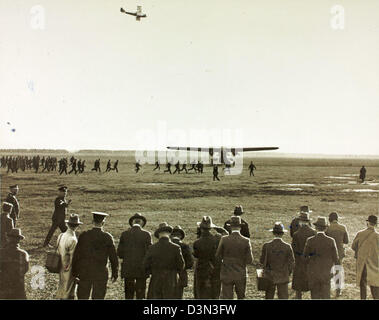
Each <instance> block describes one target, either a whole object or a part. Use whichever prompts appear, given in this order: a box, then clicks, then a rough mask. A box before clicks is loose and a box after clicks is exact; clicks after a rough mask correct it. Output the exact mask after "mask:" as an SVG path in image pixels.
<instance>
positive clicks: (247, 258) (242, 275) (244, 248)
mask: <svg viewBox="0 0 379 320" xmlns="http://www.w3.org/2000/svg"><path fill="white" fill-rule="evenodd" d="M216 256H217V257H219V258H220V259H221V261H222V263H221V272H220V279H221V281H225V282H227V281H233V280H243V279H246V278H247V269H246V265H247V264H251V263H253V254H252V252H251V244H250V240H249V238H246V237H244V236H242V235H241V234H240V233H239V232H232V233H231V234H230V235H229V236H224V237H222V238H221V241H220V244H219V246H218V248H217V252H216Z"/></svg>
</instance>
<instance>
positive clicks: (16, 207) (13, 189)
mask: <svg viewBox="0 0 379 320" xmlns="http://www.w3.org/2000/svg"><path fill="white" fill-rule="evenodd" d="M9 190H10V193H8V196H7V198H6V199H5V202H8V203H11V204H12V205H13V208H12V211H11V213H10V214H9V216H10V217H11V219H12V220H13V226H14V227H15V228H16V222H17V220H18V219H19V217H20V203H19V202H18V199H17V197H16V196H17V194H18V191H19V187H18V185H17V184H15V185H12V186H10V187H9Z"/></svg>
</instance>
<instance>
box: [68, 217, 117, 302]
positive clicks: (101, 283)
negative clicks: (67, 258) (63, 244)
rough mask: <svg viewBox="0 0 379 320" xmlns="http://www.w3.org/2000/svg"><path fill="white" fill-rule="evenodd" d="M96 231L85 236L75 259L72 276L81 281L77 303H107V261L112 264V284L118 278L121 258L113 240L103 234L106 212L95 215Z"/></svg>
mask: <svg viewBox="0 0 379 320" xmlns="http://www.w3.org/2000/svg"><path fill="white" fill-rule="evenodd" d="M92 214H93V222H92V223H93V228H92V229H91V230H88V231H85V232H83V233H82V234H81V235H80V236H79V239H78V244H77V245H76V249H75V252H74V257H73V259H72V274H73V276H74V277H76V278H78V279H79V285H78V291H77V295H78V299H89V297H90V294H91V290H92V294H91V297H92V299H93V300H94V299H100V300H102V299H104V298H105V294H106V292H107V282H108V267H107V265H108V260H109V261H110V263H111V269H112V276H111V278H112V282H115V281H116V280H117V278H118V258H117V253H116V248H115V245H114V242H113V237H112V235H111V234H110V233H108V232H104V231H103V226H104V221H105V218H106V217H107V216H108V214H107V213H104V212H92Z"/></svg>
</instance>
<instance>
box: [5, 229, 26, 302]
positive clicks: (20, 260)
mask: <svg viewBox="0 0 379 320" xmlns="http://www.w3.org/2000/svg"><path fill="white" fill-rule="evenodd" d="M7 239H8V242H7V244H6V246H5V247H4V248H1V249H0V299H26V292H25V274H26V272H27V271H28V270H29V255H28V253H27V252H26V251H25V250H22V249H21V248H20V241H21V240H23V239H25V237H24V236H23V235H22V234H21V230H20V229H12V230H11V231H9V232H8V233H7Z"/></svg>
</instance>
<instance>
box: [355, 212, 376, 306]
mask: <svg viewBox="0 0 379 320" xmlns="http://www.w3.org/2000/svg"><path fill="white" fill-rule="evenodd" d="M366 224H367V228H366V229H364V230H361V231H359V232H358V233H357V235H356V236H355V238H354V241H353V244H352V249H353V250H354V251H355V258H356V259H357V277H356V279H357V285H359V288H360V293H361V299H362V300H365V299H366V298H367V285H369V286H370V290H371V295H372V297H373V299H379V233H378V232H377V231H376V230H375V227H376V226H377V225H378V217H377V216H374V215H370V216H369V217H368V218H367V220H366Z"/></svg>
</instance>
